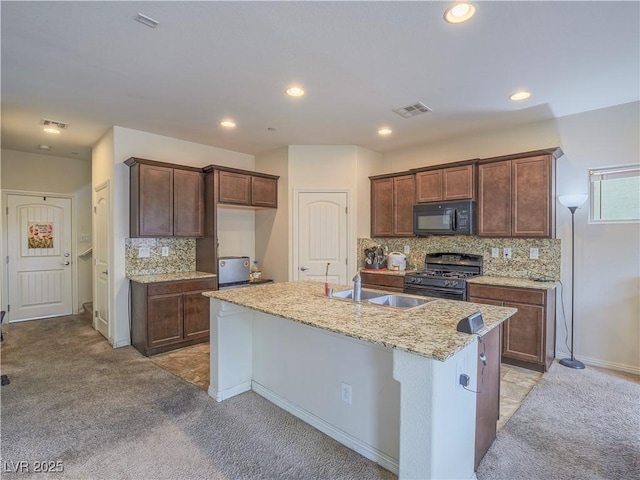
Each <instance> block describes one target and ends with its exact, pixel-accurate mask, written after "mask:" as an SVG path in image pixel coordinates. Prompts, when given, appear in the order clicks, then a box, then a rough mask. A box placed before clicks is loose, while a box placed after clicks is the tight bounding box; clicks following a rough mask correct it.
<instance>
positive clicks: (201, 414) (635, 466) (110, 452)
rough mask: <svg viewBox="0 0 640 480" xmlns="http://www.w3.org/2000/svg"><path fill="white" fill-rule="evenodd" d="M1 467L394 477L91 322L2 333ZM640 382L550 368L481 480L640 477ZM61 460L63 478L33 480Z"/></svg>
mask: <svg viewBox="0 0 640 480" xmlns="http://www.w3.org/2000/svg"><path fill="white" fill-rule="evenodd" d="M4 331H5V333H6V336H5V342H4V343H3V344H2V347H1V349H0V353H1V355H2V365H1V368H2V373H3V374H8V375H9V378H10V380H11V383H10V384H9V385H7V386H3V387H2V390H1V391H0V392H1V402H2V403H1V420H2V423H1V428H2V437H1V440H2V444H1V448H2V449H1V452H0V453H1V455H0V456H1V463H2V465H1V467H2V475H3V476H6V477H7V478H14V477H15V478H18V477H19V478H24V477H25V473H11V470H14V469H16V467H19V466H20V464H19V462H21V461H25V462H28V463H27V466H28V468H30V473H31V474H32V475H34V476H35V477H36V478H71V479H165V478H167V479H176V480H177V479H226V480H244V479H247V480H249V479H298V478H299V479H347V478H349V479H377V478H378V479H385V478H389V479H391V478H396V477H395V475H393V474H391V473H390V472H388V471H386V470H384V469H383V468H381V467H379V466H377V465H376V464H374V463H373V462H370V461H369V460H367V459H365V458H363V457H362V456H360V455H358V454H357V453H355V452H353V451H351V450H349V449H347V448H346V447H343V446H342V445H340V444H338V443H337V442H335V441H334V440H332V439H330V438H329V437H327V436H325V435H324V434H322V433H320V432H319V431H317V430H315V429H314V428H312V427H310V426H308V425H306V424H305V423H304V422H302V421H300V420H298V419H296V418H295V417H293V416H291V415H289V414H288V413H286V412H284V411H282V410H280V409H279V408H278V407H276V406H274V405H273V404H271V403H269V402H268V401H266V400H264V399H262V398H261V397H259V396H258V395H256V394H254V393H252V392H247V393H244V394H242V395H239V396H237V397H234V398H231V399H229V400H226V401H225V402H222V403H216V402H215V401H214V400H213V399H211V398H210V397H209V396H208V395H207V394H206V393H205V392H204V391H203V390H202V389H201V388H198V387H197V386H195V385H193V384H191V383H189V382H187V381H184V380H183V379H181V378H179V377H177V376H176V375H174V374H172V373H169V372H167V371H166V370H164V369H162V368H160V367H159V366H157V365H155V364H154V363H153V362H152V361H150V360H149V359H147V358H145V357H143V356H141V355H140V354H139V353H138V352H137V351H136V350H134V349H133V348H132V347H125V348H120V349H116V350H114V349H112V348H111V347H110V346H109V345H108V344H107V342H106V341H105V340H104V339H103V338H102V337H101V336H100V335H99V334H98V333H97V332H96V331H95V330H93V329H92V328H91V325H90V319H89V318H88V317H86V316H71V317H60V318H57V319H47V320H36V321H31V322H22V323H17V324H10V325H5V326H4ZM639 452H640V381H639V380H638V379H637V378H636V377H630V376H626V375H620V374H613V373H610V372H605V371H601V370H599V369H594V368H587V369H586V370H584V371H575V370H571V369H567V368H562V367H560V366H559V365H557V364H556V365H553V366H552V368H551V370H550V371H549V372H548V373H547V374H545V375H544V376H543V378H542V380H541V381H540V383H539V384H538V386H537V387H536V388H534V390H533V392H532V393H531V394H530V395H529V396H528V397H527V399H526V400H525V401H524V403H523V404H522V407H521V408H520V409H519V410H518V411H517V412H516V413H515V414H514V416H513V417H512V418H511V420H509V422H508V423H507V424H506V425H505V426H504V428H503V429H502V430H501V431H500V433H499V434H498V438H497V439H496V441H495V442H494V444H493V445H492V447H491V448H490V450H489V452H488V453H487V456H486V457H485V459H484V460H483V461H482V463H481V465H480V468H479V471H478V474H477V476H478V479H479V480H489V479H501V480H502V479H536V478H540V479H549V478H563V479H603V480H604V479H615V478H619V479H626V478H634V475H636V472H637V471H639V470H640V453H639ZM36 461H50V462H53V463H54V464H55V462H57V461H60V462H61V463H62V465H63V467H64V472H62V473H55V474H53V473H51V474H45V473H34V471H33V469H34V465H35V462H36Z"/></svg>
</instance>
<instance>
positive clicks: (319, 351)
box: [253, 312, 400, 472]
mask: <svg viewBox="0 0 640 480" xmlns="http://www.w3.org/2000/svg"><path fill="white" fill-rule="evenodd" d="M253 339H254V351H253V379H254V382H253V390H254V391H255V392H256V393H258V394H260V395H263V396H264V397H265V398H267V399H268V400H270V401H272V402H274V403H276V404H277V405H279V406H280V407H282V408H284V409H285V410H287V411H289V412H290V413H292V414H294V415H296V416H298V417H300V418H301V419H302V420H304V421H306V422H307V423H310V424H311V425H313V426H314V427H316V428H318V429H319V430H321V431H322V432H324V433H326V434H327V435H329V436H331V437H332V438H334V439H336V440H337V441H339V442H341V443H343V444H344V445H346V446H348V447H349V448H352V449H353V450H355V451H357V452H358V453H360V454H362V455H363V456H365V457H367V458H369V459H371V460H373V461H375V462H377V463H379V464H381V465H382V466H384V467H385V468H387V469H389V470H391V471H394V472H397V468H398V463H397V462H398V446H399V439H398V433H399V417H400V415H399V406H400V403H399V402H400V388H399V387H400V386H399V384H398V382H396V381H395V380H394V379H393V355H392V352H391V349H389V348H385V347H382V346H378V345H373V344H370V343H367V342H362V341H360V340H357V339H353V338H349V337H345V336H342V335H337V334H335V333H332V332H328V331H326V330H322V329H319V328H314V327H310V326H307V325H302V324H299V323H296V322H292V321H290V320H285V319H282V318H279V317H275V316H271V315H266V314H262V313H259V312H256V313H255V316H254V337H253ZM342 383H345V384H347V385H349V386H350V387H351V404H349V403H348V402H345V401H343V399H342V395H341V392H342V390H341V384H342Z"/></svg>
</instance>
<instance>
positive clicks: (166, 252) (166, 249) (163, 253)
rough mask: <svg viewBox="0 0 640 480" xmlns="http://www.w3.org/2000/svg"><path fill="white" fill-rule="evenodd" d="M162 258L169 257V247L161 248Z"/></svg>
mask: <svg viewBox="0 0 640 480" xmlns="http://www.w3.org/2000/svg"><path fill="white" fill-rule="evenodd" d="M162 256H163V257H168V256H169V247H162Z"/></svg>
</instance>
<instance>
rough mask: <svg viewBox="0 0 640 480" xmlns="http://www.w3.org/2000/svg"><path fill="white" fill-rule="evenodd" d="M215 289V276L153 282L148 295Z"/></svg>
mask: <svg viewBox="0 0 640 480" xmlns="http://www.w3.org/2000/svg"><path fill="white" fill-rule="evenodd" d="M214 289H215V278H207V279H202V280H180V281H176V282H162V283H152V284H150V285H149V286H148V290H147V295H149V296H150V297H151V296H153V295H167V294H171V293H181V292H194V291H205V290H214Z"/></svg>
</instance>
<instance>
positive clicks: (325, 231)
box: [294, 192, 348, 285]
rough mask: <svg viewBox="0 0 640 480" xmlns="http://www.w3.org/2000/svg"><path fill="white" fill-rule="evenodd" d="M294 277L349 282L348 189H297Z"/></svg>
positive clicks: (340, 282) (296, 278) (339, 282)
mask: <svg viewBox="0 0 640 480" xmlns="http://www.w3.org/2000/svg"><path fill="white" fill-rule="evenodd" d="M296 200H297V209H296V212H297V215H296V217H297V218H296V222H295V224H296V225H297V231H296V232H295V234H296V238H297V242H296V247H297V248H296V250H297V262H294V266H297V272H296V273H295V274H294V279H295V280H314V281H321V282H324V281H325V272H326V270H327V264H329V273H328V275H326V278H327V279H328V281H329V282H331V283H338V284H341V285H345V284H347V283H348V281H347V271H348V268H347V251H348V232H347V228H348V222H347V217H348V215H347V205H348V195H347V192H297V199H296Z"/></svg>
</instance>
